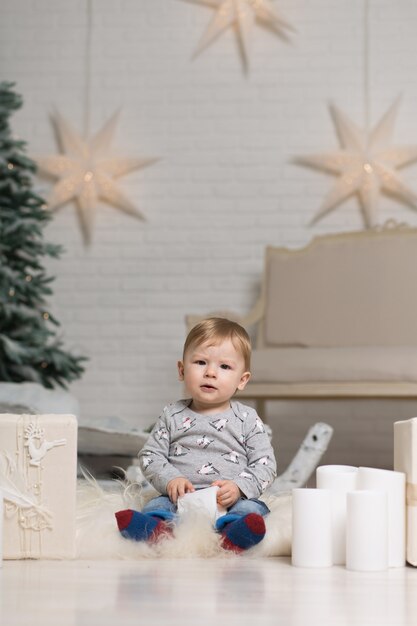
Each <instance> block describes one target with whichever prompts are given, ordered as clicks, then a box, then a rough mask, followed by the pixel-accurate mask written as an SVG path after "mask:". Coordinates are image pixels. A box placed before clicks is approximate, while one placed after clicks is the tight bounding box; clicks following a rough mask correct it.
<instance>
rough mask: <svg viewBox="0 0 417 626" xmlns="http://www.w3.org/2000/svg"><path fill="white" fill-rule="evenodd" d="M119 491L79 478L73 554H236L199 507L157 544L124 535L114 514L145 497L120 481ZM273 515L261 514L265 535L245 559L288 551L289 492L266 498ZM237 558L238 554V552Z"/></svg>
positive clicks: (110, 556)
mask: <svg viewBox="0 0 417 626" xmlns="http://www.w3.org/2000/svg"><path fill="white" fill-rule="evenodd" d="M119 487H120V488H119V489H118V490H117V491H114V490H112V491H107V490H106V491H104V490H103V489H102V488H101V487H100V486H99V485H98V484H97V483H96V482H95V481H94V480H81V481H80V482H79V487H78V497H77V535H76V545H77V558H79V559H132V560H134V559H154V558H158V557H165V558H190V557H206V558H211V557H224V558H236V555H234V554H233V553H231V552H228V551H226V550H223V549H222V548H221V545H220V536H219V535H218V534H217V533H216V532H215V531H214V529H213V526H212V524H211V522H210V520H209V519H208V517H207V516H206V515H205V514H204V513H203V512H201V511H194V512H192V513H190V512H189V513H187V514H184V516H183V517H182V518H181V520H180V521H179V523H178V524H177V525H176V526H175V527H174V529H173V536H172V537H167V538H163V539H161V540H160V541H159V542H158V543H156V544H147V543H143V542H136V541H130V540H128V539H124V538H123V537H122V536H121V534H120V533H119V530H118V528H117V525H116V519H115V517H114V514H115V512H116V511H119V510H121V509H127V508H132V509H135V510H140V509H141V507H142V506H143V504H144V495H143V494H142V493H141V492H140V490H138V489H137V487H136V486H135V485H130V486H129V485H128V486H124V485H123V484H120V485H119ZM264 500H265V502H266V504H267V505H268V506H269V508H270V510H271V513H270V514H269V515H268V516H267V517H266V518H265V524H266V530H267V532H266V535H265V538H264V539H263V541H261V542H260V543H259V544H258V545H257V546H254V547H253V548H251V549H250V550H248V551H247V552H245V553H244V555H245V557H259V556H288V555H290V554H291V495H290V494H288V493H286V494H283V495H279V496H270V497H269V498H264ZM239 558H240V556H239Z"/></svg>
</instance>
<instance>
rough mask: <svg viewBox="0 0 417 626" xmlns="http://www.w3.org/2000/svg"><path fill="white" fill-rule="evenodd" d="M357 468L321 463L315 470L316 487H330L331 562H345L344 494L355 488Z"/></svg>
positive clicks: (340, 563)
mask: <svg viewBox="0 0 417 626" xmlns="http://www.w3.org/2000/svg"><path fill="white" fill-rule="evenodd" d="M357 476H358V468H357V467H352V466H351V465H322V466H320V467H318V468H317V470H316V483H317V488H318V489H330V491H331V509H332V551H333V563H334V564H335V565H344V564H345V563H346V494H347V493H348V491H355V489H357Z"/></svg>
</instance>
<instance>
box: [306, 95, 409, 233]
mask: <svg viewBox="0 0 417 626" xmlns="http://www.w3.org/2000/svg"><path fill="white" fill-rule="evenodd" d="M398 105H399V100H397V101H396V102H394V104H393V105H392V106H391V107H390V109H389V110H388V111H387V113H386V114H385V115H384V116H383V117H382V119H381V120H380V121H379V123H378V124H377V125H376V126H375V128H374V129H373V130H372V131H371V132H370V133H367V132H366V131H363V130H361V129H359V128H358V127H357V126H356V125H355V124H354V123H353V122H352V121H350V120H349V119H348V117H347V116H346V115H344V114H343V113H342V111H340V110H339V109H338V108H336V107H334V106H333V107H331V112H332V115H333V119H334V123H335V127H336V131H337V132H338V135H339V140H340V143H341V146H342V149H341V150H335V151H334V152H328V153H323V154H317V155H312V156H305V157H300V158H298V159H297V160H296V161H297V162H298V163H301V164H303V165H309V166H311V167H314V168H317V169H321V170H324V171H326V172H330V173H331V174H335V175H338V176H339V178H338V180H337V182H336V184H335V185H334V187H333V188H332V189H331V190H330V192H329V193H328V195H327V196H326V197H325V199H324V201H323V203H322V205H321V207H320V209H319V211H318V212H317V213H316V215H315V216H314V217H313V220H312V223H314V222H317V221H318V220H319V219H321V218H322V217H323V216H324V215H326V214H327V213H329V212H330V211H332V210H333V209H335V208H336V207H337V206H339V205H340V204H341V203H342V202H343V201H344V200H346V199H347V198H348V197H350V196H352V195H353V194H357V195H358V197H359V201H360V204H361V208H362V212H363V217H364V220H365V225H366V226H367V227H368V228H369V227H371V226H374V225H375V223H376V219H377V211H378V202H379V198H380V194H381V192H385V193H386V194H387V195H391V196H396V197H397V198H398V199H399V200H402V201H403V202H405V203H406V204H408V205H411V207H412V208H414V209H417V195H416V194H415V193H414V192H413V191H412V190H411V189H410V188H409V187H408V186H407V185H406V184H405V183H404V182H403V181H402V180H401V178H400V176H399V175H398V173H397V171H396V169H397V168H401V167H403V166H405V165H407V164H409V163H412V162H413V161H416V160H417V146H416V145H414V146H393V145H391V138H392V133H393V130H394V122H395V118H396V115H397V109H398Z"/></svg>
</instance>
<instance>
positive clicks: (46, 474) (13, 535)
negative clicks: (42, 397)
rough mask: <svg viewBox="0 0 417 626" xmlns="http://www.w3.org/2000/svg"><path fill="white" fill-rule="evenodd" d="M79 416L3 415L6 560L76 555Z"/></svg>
mask: <svg viewBox="0 0 417 626" xmlns="http://www.w3.org/2000/svg"><path fill="white" fill-rule="evenodd" d="M76 480H77V419H76V418H75V417H74V415H12V414H2V415H0V490H1V491H2V492H3V497H4V519H3V522H4V527H3V558H4V559H25V558H31V559H44V558H45V559H66V558H73V557H74V556H75V506H76Z"/></svg>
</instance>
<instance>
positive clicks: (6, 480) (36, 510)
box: [0, 452, 53, 530]
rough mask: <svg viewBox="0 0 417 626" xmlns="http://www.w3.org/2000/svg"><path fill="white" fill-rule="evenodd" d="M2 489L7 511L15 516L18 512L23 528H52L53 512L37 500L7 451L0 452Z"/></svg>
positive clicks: (0, 481)
mask: <svg viewBox="0 0 417 626" xmlns="http://www.w3.org/2000/svg"><path fill="white" fill-rule="evenodd" d="M0 490H1V491H2V493H3V498H4V502H5V513H6V515H7V516H10V517H11V516H13V515H15V514H16V513H18V516H19V524H20V526H21V527H22V528H25V529H27V528H30V529H32V530H43V529H44V528H52V527H53V526H52V517H53V516H52V513H51V512H50V511H48V509H46V508H45V507H44V506H42V505H41V504H39V503H38V502H37V501H36V497H35V496H34V494H32V493H31V492H30V490H29V489H28V487H27V486H26V481H25V479H24V476H23V475H22V474H21V473H20V472H19V470H18V468H17V466H16V463H14V461H13V460H12V459H11V458H10V456H9V455H8V454H7V452H0Z"/></svg>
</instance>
